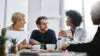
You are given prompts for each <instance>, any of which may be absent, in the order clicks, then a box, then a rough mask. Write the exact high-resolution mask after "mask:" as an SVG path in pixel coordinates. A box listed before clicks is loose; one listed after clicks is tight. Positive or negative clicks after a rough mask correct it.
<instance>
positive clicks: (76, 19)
mask: <svg viewBox="0 0 100 56" xmlns="http://www.w3.org/2000/svg"><path fill="white" fill-rule="evenodd" d="M66 16H68V17H70V18H71V22H72V24H73V25H74V26H75V27H77V26H80V24H81V22H82V16H81V14H80V13H79V12H77V11H75V10H69V11H66Z"/></svg>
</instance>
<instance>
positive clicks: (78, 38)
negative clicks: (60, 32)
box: [62, 27, 88, 44]
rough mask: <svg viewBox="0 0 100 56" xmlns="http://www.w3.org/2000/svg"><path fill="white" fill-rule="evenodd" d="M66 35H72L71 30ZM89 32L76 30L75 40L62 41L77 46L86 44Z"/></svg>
mask: <svg viewBox="0 0 100 56" xmlns="http://www.w3.org/2000/svg"><path fill="white" fill-rule="evenodd" d="M66 33H68V34H71V35H72V32H71V30H70V29H69V30H67V31H66ZM87 37H88V36H87V32H86V30H84V29H82V28H78V27H77V28H76V29H75V33H74V36H73V40H70V39H69V38H66V37H65V38H63V39H62V41H65V44H77V43H86V42H87Z"/></svg>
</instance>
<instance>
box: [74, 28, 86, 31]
mask: <svg viewBox="0 0 100 56" xmlns="http://www.w3.org/2000/svg"><path fill="white" fill-rule="evenodd" d="M76 31H84V32H85V31H86V30H85V29H83V28H76Z"/></svg>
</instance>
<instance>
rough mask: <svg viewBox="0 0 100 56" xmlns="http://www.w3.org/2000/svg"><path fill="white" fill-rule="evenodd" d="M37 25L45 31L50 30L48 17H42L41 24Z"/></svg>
mask: <svg viewBox="0 0 100 56" xmlns="http://www.w3.org/2000/svg"><path fill="white" fill-rule="evenodd" d="M37 26H38V28H39V29H40V30H41V31H43V32H46V31H48V21H47V20H46V19H42V20H41V23H40V25H37Z"/></svg>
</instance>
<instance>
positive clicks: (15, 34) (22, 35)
mask: <svg viewBox="0 0 100 56" xmlns="http://www.w3.org/2000/svg"><path fill="white" fill-rule="evenodd" d="M30 35H31V31H7V33H6V37H7V38H8V39H11V38H14V39H17V40H18V43H17V44H19V43H20V42H22V41H23V40H25V39H26V40H27V42H28V41H29V39H30Z"/></svg>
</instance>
